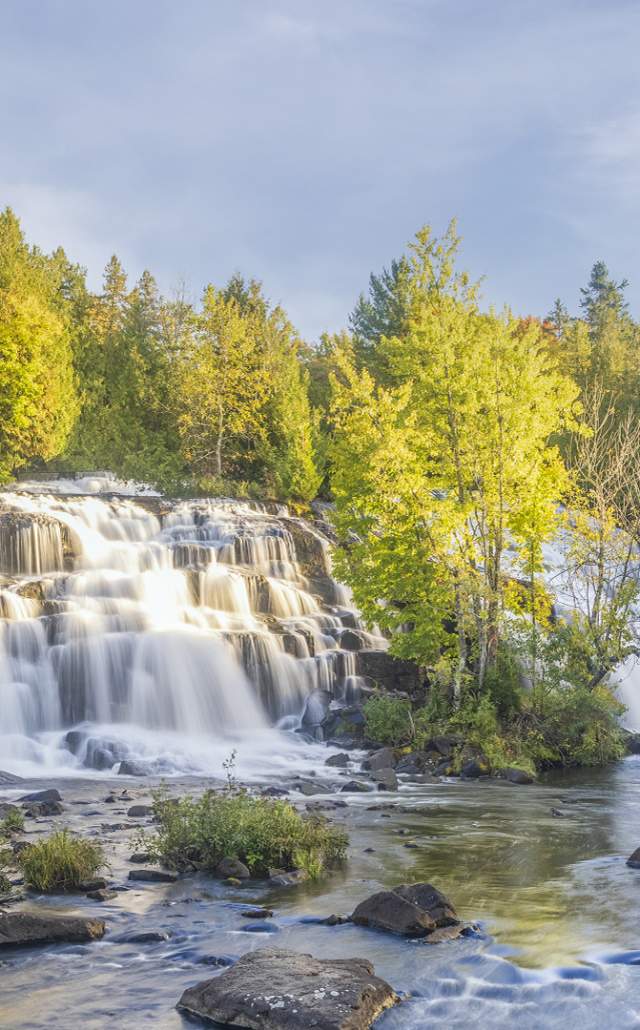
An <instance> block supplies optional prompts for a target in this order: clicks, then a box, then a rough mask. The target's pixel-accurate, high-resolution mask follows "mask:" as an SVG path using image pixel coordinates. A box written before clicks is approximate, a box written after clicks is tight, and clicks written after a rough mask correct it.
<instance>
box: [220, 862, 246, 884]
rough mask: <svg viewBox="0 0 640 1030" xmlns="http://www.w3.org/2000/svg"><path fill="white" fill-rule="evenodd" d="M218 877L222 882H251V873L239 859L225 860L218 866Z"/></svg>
mask: <svg viewBox="0 0 640 1030" xmlns="http://www.w3.org/2000/svg"><path fill="white" fill-rule="evenodd" d="M216 876H217V877H219V878H220V879H221V880H227V879H229V878H233V879H234V880H250V879H251V873H250V872H249V870H248V869H247V867H246V865H245V864H244V862H241V861H240V860H239V859H237V858H223V859H222V861H221V862H218V864H217V866H216Z"/></svg>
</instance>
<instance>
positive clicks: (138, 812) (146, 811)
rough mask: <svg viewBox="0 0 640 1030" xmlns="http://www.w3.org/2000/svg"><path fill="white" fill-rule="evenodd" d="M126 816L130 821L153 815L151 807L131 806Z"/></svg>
mask: <svg viewBox="0 0 640 1030" xmlns="http://www.w3.org/2000/svg"><path fill="white" fill-rule="evenodd" d="M127 815H128V816H129V818H130V819H143V818H144V817H145V816H147V815H153V806H152V805H132V806H131V808H130V809H129V810H128V812H127Z"/></svg>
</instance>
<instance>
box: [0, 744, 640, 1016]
mask: <svg viewBox="0 0 640 1030" xmlns="http://www.w3.org/2000/svg"><path fill="white" fill-rule="evenodd" d="M123 782H127V783H128V786H129V788H130V790H131V793H132V794H133V795H134V796H135V800H136V802H140V801H143V800H144V799H145V798H146V797H147V796H148V792H149V789H150V784H147V783H146V782H143V781H127V780H126V779H125V778H122V777H120V778H119V779H118V781H117V785H118V788H119V789H121V788H122V785H123ZM40 785H41V784H40ZM202 785H203V781H201V780H191V781H186V780H182V781H180V782H179V783H178V782H176V781H172V784H171V786H172V790H176V791H177V790H179V791H180V792H182V791H183V790H187V789H198V788H199V787H201V786H202ZM34 786H35V784H34ZM60 787H61V791H62V793H63V796H64V798H65V804H66V811H65V817H64V819H66V821H68V822H69V824H70V825H71V826H72V827H73V828H74V829H79V828H82V829H83V831H84V832H85V833H92V832H94V831H95V832H96V834H97V835H99V836H100V837H101V839H102V838H106V839H107V840H108V841H109V842H110V843H109V844H108V848H107V851H108V854H109V859H110V862H111V876H112V878H113V880H114V882H116V883H124V882H126V875H127V872H128V870H129V869H130V868H131V866H130V865H129V863H128V861H127V857H128V855H129V853H130V851H131V846H130V840H131V837H132V834H133V829H132V828H128V829H126V830H124V831H115V832H110V831H105V830H101V829H100V826H101V824H104V823H105V822H106V821H110V822H112V823H117V822H120V821H122V820H123V818H124V819H125V820H126V808H127V807H128V805H129V804H130V802H127V803H125V804H124V805H122V806H120V805H112V806H106V809H107V810H108V814H105V806H104V805H103V804H100V805H99V807H97V806H95V805H94V804H93V802H101V801H102V799H103V798H104V795H105V794H106V792H107V791H106V787H107V782H106V781H102V782H100V783H97V782H96V781H95V780H94V781H86V780H85V781H68V780H67V781H64V782H63V783H61V784H60ZM4 793H5V795H7V796H8V795H9V794H10V793H11V792H9V791H5V792H4ZM73 801H85V802H87V801H88V802H91V803H90V804H84V805H82V804H73V803H72V802H73ZM639 801H640V759H637V758H629V759H627V760H625V761H624V762H622V763H620V764H618V765H617V766H613V767H611V768H609V769H606V770H602V771H590V772H587V773H583V774H580V775H575V774H571V775H569V774H567V775H564V776H561V777H554V778H551V779H549V781H548V782H546V783H544V784H541V785H536V786H532V787H516V786H512V785H509V784H500V783H496V782H491V781H487V782H482V783H457V782H454V781H451V782H441V783H437V782H431V783H428V784H421V785H408V784H407V785H405V786H403V787H402V789H401V791H400V792H399V794H397V795H391V794H375V795H372V794H364V795H358V796H349V797H348V802H349V804H348V808H346V809H341V810H337V811H336V812H335V813H331V818H332V819H334V818H335V820H336V821H337V822H341V823H344V824H345V825H346V826H347V827H348V829H349V832H350V835H351V846H350V853H349V860H348V863H347V865H346V867H345V869H344V870H342V871H340V872H337V873H334V874H333V875H332V876H331V877H329V878H328V879H325V880H323V881H321V882H319V883H317V884H313V885H303V886H300V887H297V888H293V889H289V890H282V889H281V890H274V889H271V888H266V887H265V886H263V885H255V884H254V885H251V886H246V887H242V888H237V889H234V888H228V887H225V886H223V885H221V884H220V883H218V882H216V881H214V880H212V879H210V878H207V877H203V876H196V877H186V878H184V879H182V880H181V881H179V882H178V883H177V884H174V885H169V886H161V885H139V886H138V885H134V889H132V890H129V891H126V892H123V893H122V894H120V896H119V897H118V898H117V899H116V900H115V901H114V902H109V903H107V904H103V905H99V904H96V903H94V902H91V901H89V900H88V899H85V898H80V899H77V900H74V901H73V902H70V900H69V899H49V900H46V901H45V900H44V899H39V900H36V901H35V902H34V903H35V904H46V905H47V906H50V907H55V908H59V909H64V910H66V911H77V912H84V913H87V914H89V913H91V914H94V915H98V914H99V915H100V916H101V917H102V918H104V919H106V921H107V924H108V934H107V936H106V937H105V939H104V940H103V941H102V942H99V943H96V944H92V945H88V946H86V947H57V948H55V949H35V950H30V951H28V952H18V951H15V952H13V953H5V954H3V956H2V963H1V965H0V1013H1V1015H0V1025H1V1026H3V1027H11V1028H14V1030H26V1028H38V1030H39V1028H41V1027H45V1026H46V1027H48V1028H54V1030H69V1028H71V1027H76V1026H83V1027H85V1028H87V1030H93V1028H103V1027H122V1028H132V1030H133V1028H134V1027H139V1026H145V1025H153V1026H154V1027H158V1028H161V1030H165V1028H167V1030H168V1028H174V1030H175V1028H179V1027H184V1026H186V1025H187V1024H186V1023H185V1022H184V1021H183V1019H182V1017H181V1016H180V1015H179V1013H178V1012H177V1011H176V1010H175V1007H174V1006H175V1003H176V1001H177V1000H178V998H179V997H180V994H181V993H182V991H183V990H184V988H185V987H187V986H189V985H191V984H193V983H195V982H197V981H199V980H201V979H204V978H206V977H208V976H211V975H214V974H215V972H216V971H217V967H215V966H212V965H211V964H210V963H211V959H212V957H220V956H230V957H236V956H238V955H240V954H242V953H243V952H245V951H247V950H251V949H254V948H258V947H263V946H265V945H267V946H268V945H277V946H279V947H291V948H294V949H297V950H302V951H309V952H312V953H313V954H315V955H317V956H320V957H334V956H335V957H337V956H354V955H359V956H364V957H366V958H369V959H370V960H371V961H373V963H374V964H375V967H376V971H377V972H378V974H379V975H382V976H384V977H385V978H386V979H387V980H388V981H389V982H390V983H391V984H392V985H393V986H394V987H395V988H396V990H398V991H399V992H401V993H403V994H406V995H407V998H406V1000H405V1001H404V1003H403V1004H402V1005H401V1006H399V1007H398V1008H397V1009H395V1010H393V1011H390V1012H388V1013H386V1014H385V1015H384V1016H383V1017H382V1018H381V1019H380V1021H379V1022H378V1023H377V1024H376V1026H377V1027H379V1028H380V1030H393V1028H406V1030H418V1028H422V1027H426V1026H430V1025H436V1024H442V1025H445V1026H447V1027H462V1026H464V1027H478V1028H485V1027H497V1028H503V1027H504V1028H507V1027H508V1028H511V1027H515V1026H517V1027H518V1028H523V1030H529V1028H531V1030H533V1028H545V1027H548V1028H556V1027H566V1026H575V1025H579V1026H580V1027H582V1028H584V1030H587V1028H591V1027H593V1028H595V1027H601V1026H602V1024H603V1023H606V1025H607V1026H608V1027H612V1028H616V1030H617V1028H627V1027H640V950H639V942H640V938H639V936H638V932H637V911H638V895H639V892H640V871H634V870H631V869H629V868H628V867H627V866H626V865H625V859H626V857H627V856H628V854H629V853H630V852H631V851H632V850H633V849H634V848H635V847H636V846H637V845H638V844H639V843H640V840H639V838H640V827H639V826H638V821H637V812H638V803H639ZM392 804H395V805H396V806H397V807H396V808H382V809H380V808H378V809H377V810H371V808H370V806H372V805H376V806H379V805H383V806H387V805H392ZM398 806H399V807H398ZM552 809H556V810H557V811H558V812H562V813H563V814H562V815H561V816H560V815H553V814H552V811H551V810H552ZM61 820H62V817H59V819H57V820H56V824H59V822H60V821H61ZM48 828H49V826H48V824H46V823H43V824H42V826H39V825H38V826H36V829H39V830H41V831H43V832H44V831H45V830H47V829H48ZM400 831H403V832H400ZM406 831H408V833H407V832H406ZM407 844H416V845H418V847H417V848H413V847H409V848H408V847H406V845H407ZM366 848H373V849H374V851H373V852H371V853H368V852H366V851H365V849H366ZM422 879H426V880H429V881H431V882H433V883H435V884H436V885H437V886H439V887H440V888H441V889H443V890H445V891H446V893H448V894H449V895H450V897H451V898H452V900H453V901H454V903H455V905H456V907H457V909H458V911H459V912H460V914H461V915H462V916H463V917H465V918H466V919H469V920H473V921H475V922H477V923H479V926H480V932H479V933H478V934H477V935H475V936H473V937H469V938H466V939H461V940H459V941H455V942H450V943H448V944H441V945H435V946H433V945H429V944H427V943H425V942H408V941H404V940H402V939H398V938H394V937H391V936H388V935H384V934H380V933H377V932H374V931H370V930H366V929H362V928H357V927H354V926H351V925H344V926H338V927H327V926H322V925H319V924H318V923H316V922H314V919H317V918H319V917H322V916H326V915H329V914H330V913H332V912H337V913H348V912H350V911H352V910H353V908H354V907H355V905H356V904H357V902H358V901H360V900H361V899H362V898H363V897H366V896H367V895H368V894H369V893H372V892H373V891H375V890H376V889H378V888H379V887H381V886H393V885H395V884H397V883H400V882H407V881H416V880H422ZM254 903H260V904H267V905H268V907H270V908H273V909H274V910H275V915H274V917H273V919H270V920H268V921H267V922H266V923H264V922H263V923H259V922H258V923H257V924H256V923H252V922H251V921H249V920H247V919H245V918H243V917H242V916H241V915H240V911H241V910H242V908H244V907H246V906H247V904H254ZM146 929H153V930H165V931H168V932H170V933H171V935H172V936H171V938H170V940H169V941H167V942H163V943H157V944H145V945H132V944H124V943H118V942H117V941H116V938H117V937H118V936H119V935H120V934H121V933H124V932H128V931H134V930H135V931H136V932H139V931H142V930H146Z"/></svg>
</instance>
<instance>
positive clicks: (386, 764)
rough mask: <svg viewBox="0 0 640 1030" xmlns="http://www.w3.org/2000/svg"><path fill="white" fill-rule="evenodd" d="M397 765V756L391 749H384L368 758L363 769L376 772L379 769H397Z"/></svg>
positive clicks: (363, 764)
mask: <svg viewBox="0 0 640 1030" xmlns="http://www.w3.org/2000/svg"><path fill="white" fill-rule="evenodd" d="M396 765H397V762H396V756H395V755H394V753H393V751H392V750H391V748H390V747H383V748H381V749H380V750H379V751H374V752H373V754H372V755H369V757H368V758H365V760H364V762H363V763H362V768H363V769H367V770H370V771H371V772H376V771H377V770H379V769H395V767H396Z"/></svg>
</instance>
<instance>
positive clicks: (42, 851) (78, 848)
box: [18, 830, 106, 892]
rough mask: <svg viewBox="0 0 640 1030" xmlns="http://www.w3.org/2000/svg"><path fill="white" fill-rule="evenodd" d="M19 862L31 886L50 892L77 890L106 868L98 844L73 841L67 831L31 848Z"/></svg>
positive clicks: (27, 849)
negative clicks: (85, 881)
mask: <svg viewBox="0 0 640 1030" xmlns="http://www.w3.org/2000/svg"><path fill="white" fill-rule="evenodd" d="M18 862H19V864H20V866H21V867H22V871H23V873H24V878H25V880H26V882H27V883H28V884H29V886H30V887H34V888H35V889H36V890H39V891H46V892H50V891H66V890H73V889H74V888H77V887H78V886H79V885H80V884H81V883H82V881H83V880H88V879H90V878H91V877H92V876H95V874H96V873H97V872H98V870H99V869H102V868H103V867H104V866H105V865H106V862H105V861H104V855H103V852H102V848H101V847H100V846H99V845H98V844H93V843H92V842H91V841H88V840H82V839H81V838H79V837H72V836H71V835H70V834H69V833H68V832H67V830H60V831H59V832H58V833H54V834H52V836H51V837H47V838H46V839H45V840H42V841H38V842H37V843H36V844H30V845H29V847H27V848H25V849H24V851H22V852H21V853H20V855H19V856H18Z"/></svg>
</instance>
